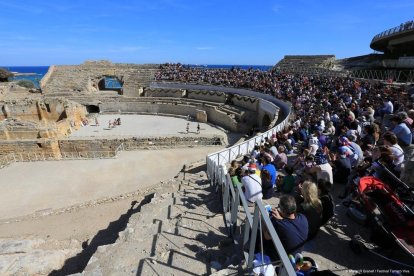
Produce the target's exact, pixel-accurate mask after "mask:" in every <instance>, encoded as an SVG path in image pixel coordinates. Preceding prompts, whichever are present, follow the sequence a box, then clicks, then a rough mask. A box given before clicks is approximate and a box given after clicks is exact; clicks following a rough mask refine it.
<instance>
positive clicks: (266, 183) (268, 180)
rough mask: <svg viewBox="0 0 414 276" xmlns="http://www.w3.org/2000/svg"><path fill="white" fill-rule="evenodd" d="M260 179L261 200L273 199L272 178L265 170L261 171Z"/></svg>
mask: <svg viewBox="0 0 414 276" xmlns="http://www.w3.org/2000/svg"><path fill="white" fill-rule="evenodd" d="M260 178H261V179H262V194H263V199H269V198H272V197H273V184H272V176H271V174H270V172H269V171H268V170H266V169H264V170H262V171H261V174H260Z"/></svg>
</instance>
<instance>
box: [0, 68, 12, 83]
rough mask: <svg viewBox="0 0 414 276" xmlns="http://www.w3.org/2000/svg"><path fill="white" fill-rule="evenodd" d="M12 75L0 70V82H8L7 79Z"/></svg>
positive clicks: (7, 71)
mask: <svg viewBox="0 0 414 276" xmlns="http://www.w3.org/2000/svg"><path fill="white" fill-rule="evenodd" d="M13 76H14V75H13V73H12V72H10V71H9V70H7V69H4V68H0V82H6V81H9V78H11V77H13Z"/></svg>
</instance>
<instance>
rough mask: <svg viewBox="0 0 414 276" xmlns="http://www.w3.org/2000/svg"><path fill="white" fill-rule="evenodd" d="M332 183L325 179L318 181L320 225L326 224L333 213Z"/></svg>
mask: <svg viewBox="0 0 414 276" xmlns="http://www.w3.org/2000/svg"><path fill="white" fill-rule="evenodd" d="M331 188H332V184H331V183H330V182H328V181H325V180H319V181H318V194H319V199H320V201H321V203H322V220H321V225H324V224H326V223H327V222H328V221H329V220H330V219H331V218H332V217H333V216H334V214H335V202H334V200H333V198H332V195H331Z"/></svg>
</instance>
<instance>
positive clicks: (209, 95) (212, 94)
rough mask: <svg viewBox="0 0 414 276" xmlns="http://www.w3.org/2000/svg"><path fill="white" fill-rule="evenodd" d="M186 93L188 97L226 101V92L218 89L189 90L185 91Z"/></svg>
mask: <svg viewBox="0 0 414 276" xmlns="http://www.w3.org/2000/svg"><path fill="white" fill-rule="evenodd" d="M187 95H188V98H189V99H196V100H201V101H208V102H216V103H222V104H224V103H225V102H226V93H224V92H219V91H202V90H189V91H188V92H187Z"/></svg>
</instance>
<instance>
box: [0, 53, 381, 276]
mask: <svg viewBox="0 0 414 276" xmlns="http://www.w3.org/2000/svg"><path fill="white" fill-rule="evenodd" d="M298 63H299V64H301V65H300V66H297V64H298ZM332 63H335V64H334V65H333V64H332ZM279 66H280V67H283V66H285V67H286V68H290V67H292V68H293V67H300V68H301V69H302V70H304V69H305V68H308V69H309V70H311V69H312V68H313V69H315V70H318V73H322V74H327V75H328V74H329V73H331V74H332V75H338V76H340V75H341V74H343V72H342V71H341V72H339V71H338V70H336V69H335V68H334V67H336V66H337V64H336V62H335V58H334V56H312V57H305V56H287V57H285V59H283V60H282V61H281V62H280V63H279ZM159 68H160V66H159V65H136V64H116V63H111V62H109V61H88V62H85V63H83V64H80V65H73V66H51V67H50V68H49V71H48V73H47V74H46V75H45V77H44V78H43V79H42V80H41V82H40V89H39V90H31V91H28V90H27V89H24V88H22V87H19V86H16V84H14V83H12V82H11V83H1V84H0V105H2V107H1V109H2V113H0V118H1V119H2V122H1V124H0V136H1V141H0V154H1V155H0V168H1V169H0V179H1V185H2V200H1V202H0V207H1V208H0V250H1V254H0V274H2V275H46V274H49V275H68V274H77V275H131V274H133V275H167V274H168V275H209V274H215V275H232V274H233V275H235V274H243V273H246V272H248V271H251V270H252V268H253V267H252V264H253V257H254V256H253V248H252V243H250V241H251V240H253V239H254V240H255V238H256V234H255V233H256V231H252V229H254V230H255V229H257V227H258V225H259V224H260V225H261V221H263V223H265V224H267V225H269V223H270V222H269V218H268V216H267V215H266V216H263V214H267V212H266V211H265V210H264V209H263V208H264V207H263V205H264V204H262V203H257V204H256V205H255V207H254V208H252V207H248V206H247V205H246V200H245V199H244V196H243V195H242V194H243V193H242V192H241V190H240V189H241V188H240V187H239V186H238V188H237V187H233V186H232V185H228V183H229V182H228V181H229V176H228V175H226V172H227V167H226V166H228V165H229V163H230V161H231V160H233V159H238V158H241V157H242V156H243V155H244V154H246V153H249V152H251V151H252V150H253V148H254V146H255V145H257V144H260V143H262V142H263V141H264V140H266V139H269V138H271V137H273V136H274V135H276V134H277V133H278V132H280V131H282V130H284V129H285V127H288V124H289V123H290V122H291V121H292V120H293V118H294V117H293V116H294V113H293V109H292V107H291V104H290V103H289V102H284V101H282V100H279V99H277V98H276V97H274V96H272V95H270V94H266V93H260V92H257V91H253V90H250V89H242V88H234V87H231V86H232V85H228V86H222V85H207V84H206V83H196V82H194V81H185V82H174V81H167V80H163V79H162V78H157V77H156V74H157V72H158V70H159ZM109 78H110V79H115V80H117V81H118V82H119V83H120V87H117V88H113V87H108V86H107V80H108V79H109ZM277 201H278V199H277V198H272V199H271V200H269V201H267V202H266V203H267V204H271V205H273V206H276V205H277ZM337 212H338V217H339V218H338V219H336V220H335V221H334V222H332V223H330V224H329V225H327V226H324V227H322V228H321V229H322V231H321V232H322V233H321V234H319V236H318V237H317V238H316V240H315V241H313V242H311V243H310V244H309V246H308V247H306V248H305V252H304V254H306V256H310V257H312V258H313V259H315V260H317V262H318V264H319V267H320V269H321V270H328V269H329V270H331V271H334V272H335V273H336V274H340V275H349V274H350V273H353V271H354V272H356V271H358V270H360V269H367V270H369V269H388V268H389V266H387V264H385V263H384V262H381V260H378V261H373V260H372V259H371V257H370V255H369V254H362V255H359V256H357V255H355V254H354V253H353V252H352V251H351V250H350V249H349V247H348V245H347V244H348V242H349V240H350V237H351V236H352V234H355V233H356V232H357V233H359V234H361V235H364V232H366V231H367V230H364V229H362V230H361V227H359V226H358V225H355V224H354V225H351V224H352V223H350V220H349V218H347V217H346V216H345V215H344V214H345V211H344V210H343V209H341V208H340V207H338V209H337ZM269 231H270V233H271V235H272V239H273V242H274V244H275V246H276V248H277V251H278V253H279V256H280V259H281V261H280V262H279V264H278V266H280V270H279V274H280V275H295V272H294V270H293V267H292V266H291V265H290V261H289V259H288V256H287V255H286V252H285V250H284V249H283V246H281V243H280V240H279V238H278V236H277V234H276V233H275V231H274V229H273V231H272V230H269ZM339 247H340V248H341V250H338V248H339Z"/></svg>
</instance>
